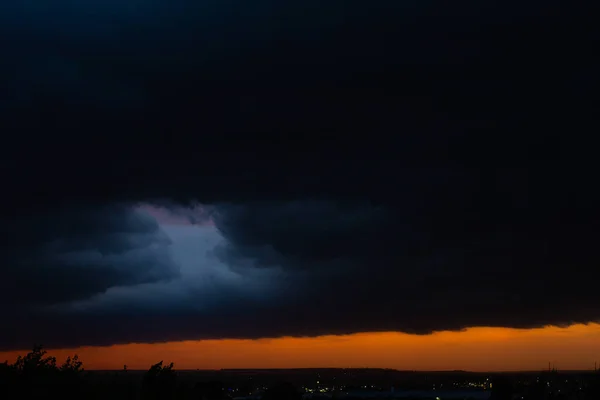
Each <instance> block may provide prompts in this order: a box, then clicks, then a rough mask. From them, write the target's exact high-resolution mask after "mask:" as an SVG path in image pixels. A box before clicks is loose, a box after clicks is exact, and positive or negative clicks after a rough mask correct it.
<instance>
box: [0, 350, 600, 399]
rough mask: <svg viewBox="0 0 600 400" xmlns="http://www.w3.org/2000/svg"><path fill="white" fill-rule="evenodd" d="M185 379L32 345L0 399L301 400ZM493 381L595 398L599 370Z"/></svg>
mask: <svg viewBox="0 0 600 400" xmlns="http://www.w3.org/2000/svg"><path fill="white" fill-rule="evenodd" d="M189 377H190V376H189V375H187V378H186V374H183V373H178V372H177V371H175V369H174V366H173V363H171V364H168V365H166V364H163V362H162V361H160V362H158V363H156V364H154V365H152V366H150V368H149V369H148V370H147V371H146V372H144V373H143V374H141V373H139V372H137V371H128V370H127V367H126V366H124V367H123V370H121V371H112V372H89V371H85V370H84V368H83V362H82V361H81V360H80V359H79V358H78V357H77V355H74V356H72V357H68V358H67V359H66V360H65V361H64V362H63V363H62V364H59V363H57V360H56V358H55V357H51V356H49V355H47V353H46V351H44V350H43V348H42V347H41V346H36V347H34V348H33V350H32V351H31V352H29V353H28V354H27V355H25V356H19V357H18V358H17V360H16V361H15V362H14V363H13V364H10V363H8V361H7V362H4V363H2V364H0V398H1V399H5V398H6V399H12V398H15V399H16V398H19V399H26V400H28V399H42V398H57V399H62V400H71V399H73V400H75V399H77V400H82V399H102V400H121V399H122V400H125V399H136V400H158V399H182V400H183V399H196V400H230V399H232V398H233V397H241V398H243V397H247V396H253V397H252V398H256V399H260V400H301V399H302V397H303V391H302V390H300V389H299V387H296V386H294V385H293V384H291V383H288V382H284V381H280V382H275V383H271V384H270V385H268V387H261V390H260V391H257V390H256V389H257V388H253V387H249V386H247V385H239V386H237V387H236V388H235V389H232V387H231V386H229V385H226V384H225V383H224V382H220V381H217V380H208V381H201V380H199V379H189ZM492 380H493V389H492V391H491V396H490V399H491V400H509V399H511V400H512V399H514V398H519V399H523V400H598V399H600V371H597V372H595V373H594V374H588V375H586V377H585V378H582V377H581V376H580V377H578V378H577V377H575V376H573V375H562V374H559V373H558V372H557V371H551V372H545V373H542V374H540V375H531V379H526V380H523V379H522V377H521V378H518V377H511V376H508V375H497V376H495V377H494V378H493V379H492ZM232 390H234V391H235V393H233V392H232ZM346 391H349V388H346V390H344V392H346ZM310 396H311V397H312V398H313V400H318V399H336V398H341V397H344V398H345V399H349V397H348V396H347V393H343V392H342V391H333V392H330V393H329V394H328V395H317V396H314V395H310ZM379 397H381V396H379ZM384 397H385V396H384ZM388 397H394V396H388ZM357 398H358V397H357Z"/></svg>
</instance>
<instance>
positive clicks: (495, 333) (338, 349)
mask: <svg viewBox="0 0 600 400" xmlns="http://www.w3.org/2000/svg"><path fill="white" fill-rule="evenodd" d="M23 353H24V352H23V351H21V352H19V351H13V352H3V353H0V360H2V359H7V360H9V361H13V360H14V359H15V358H16V357H17V355H19V354H21V355H22V354H23ZM49 353H50V354H51V355H55V356H56V357H57V358H58V360H59V361H61V360H62V359H65V358H66V357H67V356H69V355H73V354H75V353H76V354H78V355H79V356H80V357H81V359H82V360H83V361H84V363H85V367H86V368H88V369H121V368H122V367H123V365H125V364H126V365H127V367H128V368H129V369H146V368H148V366H149V365H151V364H153V363H156V362H158V361H160V360H164V361H165V362H174V363H175V367H176V368H179V369H220V368H298V367H307V368H310V367H316V368H318V367H341V368H347V367H373V368H395V369H404V370H429V371H431V370H455V369H461V370H467V371H522V370H534V371H539V370H542V369H545V368H547V367H548V362H552V363H554V365H555V367H556V368H557V369H562V370H586V369H592V368H594V363H595V362H597V361H598V359H600V325H598V324H590V325H574V326H571V327H569V328H557V327H548V328H541V329H529V330H516V329H503V328H472V329H468V330H466V331H464V332H439V333H435V334H433V335H427V336H415V335H407V334H401V333H362V334H356V335H345V336H323V337H318V338H280V339H260V340H206V341H184V342H173V343H160V344H129V345H117V346H110V347H81V348H77V349H68V350H51V351H49Z"/></svg>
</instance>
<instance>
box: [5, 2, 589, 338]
mask: <svg viewBox="0 0 600 400" xmlns="http://www.w3.org/2000/svg"><path fill="white" fill-rule="evenodd" d="M72 3H73V2H68V1H66V0H58V1H56V2H54V3H53V6H52V8H51V9H50V8H48V7H46V6H44V5H42V3H40V2H35V1H32V2H23V1H13V0H10V1H8V2H3V4H2V6H1V8H0V38H2V39H0V45H1V46H2V48H3V55H2V59H3V60H5V61H4V62H3V63H2V64H1V65H0V76H1V78H0V87H1V88H2V96H1V97H0V105H1V106H2V108H1V111H0V113H1V114H0V131H2V132H6V133H7V134H5V135H4V137H5V139H3V141H4V143H3V145H2V146H1V148H2V153H1V155H2V158H1V160H2V161H1V169H0V171H1V172H0V173H1V174H2V175H1V176H0V178H1V179H2V192H3V193H4V195H3V196H2V204H1V205H0V218H1V222H2V225H1V226H2V228H1V232H2V240H3V244H4V246H5V249H4V250H3V251H2V252H1V253H0V282H1V283H0V288H1V293H0V298H1V300H2V302H1V304H0V313H1V314H0V318H2V320H6V321H8V320H10V321H11V324H10V326H9V327H8V328H7V329H4V330H0V347H1V348H4V349H14V348H21V347H23V346H25V347H28V346H29V345H30V344H31V342H43V343H45V344H47V345H49V346H63V347H68V346H75V345H92V344H113V343H128V342H155V341H172V340H184V339H200V338H260V337H278V336H284V335H288V336H302V335H308V336H314V335H323V334H345V333H355V332H371V331H404V332H411V333H419V334H422V333H430V332H432V331H438V330H447V329H450V330H458V329H462V328H465V327H472V326H502V327H538V326H544V325H547V324H557V325H569V324H571V323H575V322H592V321H600V313H599V311H598V310H600V297H599V296H598V289H597V288H598V286H597V284H596V282H597V278H598V272H597V270H598V268H597V266H598V261H599V256H598V254H597V251H596V249H595V247H596V246H595V245H596V241H597V237H598V235H597V232H598V225H597V221H598V211H597V204H598V194H597V191H596V190H595V187H594V182H595V180H596V178H595V175H594V173H593V172H594V169H593V168H591V167H590V163H591V162H592V161H593V158H591V156H593V154H591V153H592V152H593V147H591V146H586V145H585V144H584V143H583V142H581V141H580V140H579V139H580V138H581V137H583V136H584V135H585V134H587V133H589V132H594V131H595V128H596V127H597V120H596V118H595V116H594V114H593V113H592V110H593V107H592V103H591V102H590V98H591V97H590V96H591V94H592V93H594V91H595V89H594V88H595V87H596V83H597V82H596V77H595V74H593V73H592V71H595V70H596V67H597V66H598V63H597V61H598V60H597V59H596V58H594V57H595V56H594V55H593V52H591V51H589V50H590V49H591V43H592V42H593V39H594V35H595V32H594V31H593V29H592V24H591V18H589V17H586V16H585V15H581V14H578V13H577V12H576V10H567V9H565V8H563V9H559V7H558V2H541V1H539V2H538V1H524V2H518V3H517V2H511V1H509V2H494V1H487V2H481V1H464V2H458V3H456V2H453V3H452V4H450V3H448V2H443V1H426V2H418V3H417V2H407V1H403V2H399V1H393V2H392V1H390V2H386V1H382V2H377V4H376V5H370V6H369V7H366V6H365V5H364V2H354V1H345V2H335V1H334V2H327V4H318V2H313V1H302V2H300V1H291V2H285V4H284V3H282V2H274V1H255V2H242V1H220V2H209V1H194V2H192V1H184V0H177V1H162V0H161V1H154V2H149V1H148V2H142V1H134V2H116V1H108V2H106V1H104V2H85V4H83V3H82V4H79V3H78V4H74V3H73V4H72ZM8 38H10V39H8ZM148 204H154V206H148ZM153 207H154V208H153ZM156 207H162V211H161V212H160V213H157V212H156V210H155V208H156ZM148 210H150V212H149V211H148ZM161 213H162V214H161ZM182 218H183V220H184V221H188V222H189V224H182V223H181V219H182ZM157 219H158V220H157ZM175 220H177V221H179V222H178V223H174V221H175Z"/></svg>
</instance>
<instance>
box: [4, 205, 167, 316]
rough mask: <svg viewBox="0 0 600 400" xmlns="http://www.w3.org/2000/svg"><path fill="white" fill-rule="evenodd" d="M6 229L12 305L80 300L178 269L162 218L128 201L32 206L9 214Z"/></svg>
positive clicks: (7, 290)
mask: <svg viewBox="0 0 600 400" xmlns="http://www.w3.org/2000/svg"><path fill="white" fill-rule="evenodd" d="M0 232H1V237H2V244H3V248H4V250H3V252H2V255H1V263H2V265H3V267H2V270H1V274H0V300H1V301H2V303H3V304H4V305H5V307H6V305H7V304H8V305H9V306H10V307H15V308H18V307H19V305H35V304H38V305H39V304H41V305H49V304H54V303H58V302H65V301H73V300H79V299H82V298H87V297H89V296H92V295H94V294H97V293H102V292H104V291H105V290H107V289H108V288H111V287H115V286H122V285H134V284H140V283H147V282H156V281H161V280H168V279H171V278H173V277H175V276H177V274H178V270H177V266H176V265H175V263H174V262H173V261H172V260H171V257H170V253H169V244H170V239H169V238H168V237H167V236H166V235H165V234H164V233H163V232H161V230H160V228H159V226H158V224H157V223H156V221H155V220H154V219H153V218H152V217H150V216H149V215H146V214H144V213H142V212H136V211H132V210H130V209H129V208H128V207H125V206H106V207H100V208H94V209H86V208H79V207H77V206H75V205H70V206H69V207H68V208H64V209H56V210H53V211H52V213H48V212H47V213H36V212H35V211H32V212H31V213H30V214H29V215H27V216H23V215H17V216H15V217H13V218H8V217H6V218H4V219H3V220H2V229H1V231H0ZM3 308H4V307H3ZM19 311H20V310H19Z"/></svg>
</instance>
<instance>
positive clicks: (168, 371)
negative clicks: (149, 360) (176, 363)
mask: <svg viewBox="0 0 600 400" xmlns="http://www.w3.org/2000/svg"><path fill="white" fill-rule="evenodd" d="M176 387H177V374H176V373H175V370H174V369H173V363H171V364H169V365H167V366H164V365H163V362H162V361H161V362H159V363H157V364H154V365H153V366H151V367H150V369H149V370H148V372H146V373H145V374H144V379H143V382H142V398H143V399H144V400H146V399H169V398H172V397H173V395H174V393H175V389H176Z"/></svg>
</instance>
